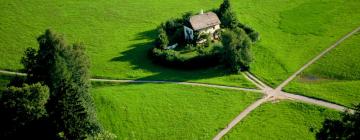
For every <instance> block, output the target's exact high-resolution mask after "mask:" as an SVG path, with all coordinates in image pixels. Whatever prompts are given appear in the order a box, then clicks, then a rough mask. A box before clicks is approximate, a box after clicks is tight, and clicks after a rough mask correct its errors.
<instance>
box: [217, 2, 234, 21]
mask: <svg viewBox="0 0 360 140" xmlns="http://www.w3.org/2000/svg"><path fill="white" fill-rule="evenodd" d="M229 10H231V5H230V1H229V0H224V2H223V3H222V4H221V5H220V8H219V11H218V12H219V14H220V18H221V17H222V15H223V14H224V13H225V12H226V11H229Z"/></svg>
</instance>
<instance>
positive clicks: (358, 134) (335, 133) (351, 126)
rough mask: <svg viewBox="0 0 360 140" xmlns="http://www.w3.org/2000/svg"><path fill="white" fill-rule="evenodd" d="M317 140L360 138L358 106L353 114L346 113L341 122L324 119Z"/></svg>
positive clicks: (353, 139) (359, 110) (359, 108)
mask: <svg viewBox="0 0 360 140" xmlns="http://www.w3.org/2000/svg"><path fill="white" fill-rule="evenodd" d="M316 138H317V139H319V140H358V139H359V138H360V104H359V105H357V106H356V107H355V112H354V113H351V112H346V113H344V114H343V117H342V119H341V120H331V119H326V120H325V121H324V122H323V127H322V128H321V130H320V132H318V133H317V134H316Z"/></svg>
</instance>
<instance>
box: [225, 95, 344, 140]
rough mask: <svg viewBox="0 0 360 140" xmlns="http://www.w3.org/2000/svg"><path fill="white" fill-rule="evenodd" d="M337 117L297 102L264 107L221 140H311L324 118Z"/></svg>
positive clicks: (271, 104)
mask: <svg viewBox="0 0 360 140" xmlns="http://www.w3.org/2000/svg"><path fill="white" fill-rule="evenodd" d="M339 117H340V113H339V112H336V111H333V110H329V109H325V108H322V107H318V106H313V105H308V104H304V103H299V102H290V101H281V102H278V103H267V104H264V105H261V106H260V107H259V108H257V109H256V110H255V111H254V112H252V113H251V114H250V115H249V116H247V117H246V118H245V119H244V120H243V121H242V122H240V123H239V124H238V125H237V126H235V127H234V129H233V130H231V131H230V133H228V134H227V135H226V136H225V137H224V139H234V140H235V139H236V140H263V139H266V140H272V139H274V140H295V139H296V140H305V139H306V140H308V139H314V140H315V134H316V132H317V131H318V130H319V129H320V128H321V127H322V122H323V121H324V120H325V118H339Z"/></svg>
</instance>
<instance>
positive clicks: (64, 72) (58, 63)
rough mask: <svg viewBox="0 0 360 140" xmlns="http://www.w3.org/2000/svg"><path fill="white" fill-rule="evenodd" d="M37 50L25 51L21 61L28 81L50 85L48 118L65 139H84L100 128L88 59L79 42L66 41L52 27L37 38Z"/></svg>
mask: <svg viewBox="0 0 360 140" xmlns="http://www.w3.org/2000/svg"><path fill="white" fill-rule="evenodd" d="M38 42H39V50H38V51H37V52H35V51H34V50H33V49H28V50H27V51H26V53H25V54H26V56H25V57H24V58H23V59H22V63H23V64H24V66H25V69H26V71H27V72H28V79H29V81H30V82H43V83H45V84H46V85H48V86H49V88H50V93H51V94H50V100H49V102H48V104H47V110H48V112H49V118H50V120H51V121H52V122H53V124H54V127H55V128H56V129H57V133H62V134H63V137H64V138H65V139H85V138H86V137H89V136H91V135H95V134H96V133H98V132H100V130H101V129H100V125H99V124H98V123H97V120H96V114H95V110H94V104H93V100H92V98H91V96H90V95H89V87H90V82H89V60H88V57H87V56H86V55H85V47H84V46H83V45H82V44H74V45H67V44H66V43H65V41H64V38H63V37H62V36H61V35H58V34H56V33H54V32H53V31H51V30H46V31H45V34H43V35H41V36H40V37H39V38H38Z"/></svg>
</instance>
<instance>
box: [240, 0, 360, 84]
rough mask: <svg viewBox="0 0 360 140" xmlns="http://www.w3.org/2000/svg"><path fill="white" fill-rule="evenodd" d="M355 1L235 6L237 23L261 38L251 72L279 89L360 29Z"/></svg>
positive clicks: (278, 1)
mask: <svg viewBox="0 0 360 140" xmlns="http://www.w3.org/2000/svg"><path fill="white" fill-rule="evenodd" d="M359 6H360V1H358V0H347V1H343V0H327V1H324V0H291V1H287V0H271V1H261V2H259V1H249V2H246V3H244V2H239V3H236V7H237V8H238V9H236V10H238V11H239V12H238V14H239V16H240V17H241V18H240V19H241V20H242V21H243V22H245V23H248V24H250V25H251V26H253V27H254V28H255V29H256V30H258V31H259V32H260V34H261V42H260V43H259V44H258V45H257V46H256V47H254V49H253V51H254V57H255V63H253V65H252V69H251V72H252V73H255V75H257V76H258V77H260V78H261V79H263V80H264V81H266V82H267V83H269V84H271V85H272V86H276V85H278V84H279V83H280V82H282V81H283V80H285V79H286V78H287V77H289V76H290V75H291V74H292V73H294V72H295V71H296V70H297V69H299V68H300V67H301V66H302V65H303V64H305V63H306V62H307V61H309V60H310V59H311V58H313V57H314V56H316V55H317V54H319V53H320V52H321V51H322V50H324V49H325V48H327V47H329V46H330V45H331V44H333V43H334V42H335V41H336V40H338V39H339V38H341V37H342V36H343V35H345V34H346V33H348V32H350V31H351V30H353V29H355V28H356V27H357V26H359V25H360V14H358V13H360V8H358V7H359Z"/></svg>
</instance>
